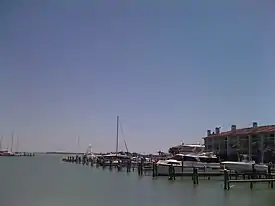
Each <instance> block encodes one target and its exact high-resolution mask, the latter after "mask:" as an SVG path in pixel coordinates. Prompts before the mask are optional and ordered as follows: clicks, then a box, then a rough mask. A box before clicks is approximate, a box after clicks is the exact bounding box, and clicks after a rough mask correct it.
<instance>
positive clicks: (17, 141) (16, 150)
mask: <svg viewBox="0 0 275 206" xmlns="http://www.w3.org/2000/svg"><path fill="white" fill-rule="evenodd" d="M18 149H19V136H16V148H15V152H18Z"/></svg>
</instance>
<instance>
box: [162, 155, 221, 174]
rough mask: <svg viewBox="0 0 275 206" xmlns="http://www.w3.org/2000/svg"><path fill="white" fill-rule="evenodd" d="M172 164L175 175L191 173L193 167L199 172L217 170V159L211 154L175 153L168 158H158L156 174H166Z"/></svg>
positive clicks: (218, 166)
mask: <svg viewBox="0 0 275 206" xmlns="http://www.w3.org/2000/svg"><path fill="white" fill-rule="evenodd" d="M170 165H173V167H174V169H175V174H176V175H181V174H184V173H191V172H192V171H193V168H197V169H198V170H199V172H219V171H220V162H219V159H218V158H217V157H216V156H215V155H213V154H207V153H201V154H177V155H175V156H174V157H172V158H171V159H168V160H159V161H158V162H157V167H158V170H157V171H158V175H160V176H161V175H168V174H169V167H170Z"/></svg>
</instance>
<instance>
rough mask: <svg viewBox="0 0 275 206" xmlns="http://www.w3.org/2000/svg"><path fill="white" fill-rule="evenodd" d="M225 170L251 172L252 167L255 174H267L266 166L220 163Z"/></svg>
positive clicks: (244, 163)
mask: <svg viewBox="0 0 275 206" xmlns="http://www.w3.org/2000/svg"><path fill="white" fill-rule="evenodd" d="M221 164H222V165H224V168H225V169H228V170H233V171H236V172H253V165H254V168H255V170H256V171H257V172H267V171H268V166H266V165H263V164H253V163H246V162H222V163H221Z"/></svg>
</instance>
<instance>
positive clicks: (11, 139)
mask: <svg viewBox="0 0 275 206" xmlns="http://www.w3.org/2000/svg"><path fill="white" fill-rule="evenodd" d="M13 138H14V133H12V136H11V152H12V149H13Z"/></svg>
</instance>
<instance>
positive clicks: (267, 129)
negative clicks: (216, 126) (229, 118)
mask: <svg viewBox="0 0 275 206" xmlns="http://www.w3.org/2000/svg"><path fill="white" fill-rule="evenodd" d="M271 132H275V125H265V126H257V127H255V128H253V127H249V128H242V129H236V130H234V131H232V130H229V131H226V132H221V133H219V134H211V135H210V136H207V137H225V136H231V135H240V136H242V135H254V134H262V133H271ZM207 137H203V138H207Z"/></svg>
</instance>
